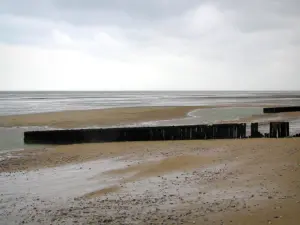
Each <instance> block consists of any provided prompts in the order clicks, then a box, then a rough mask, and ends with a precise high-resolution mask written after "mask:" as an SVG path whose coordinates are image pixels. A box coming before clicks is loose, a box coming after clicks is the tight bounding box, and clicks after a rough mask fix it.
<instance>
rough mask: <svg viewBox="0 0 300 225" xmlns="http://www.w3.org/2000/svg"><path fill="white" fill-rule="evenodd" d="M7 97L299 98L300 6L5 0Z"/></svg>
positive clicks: (228, 0) (2, 63)
mask: <svg viewBox="0 0 300 225" xmlns="http://www.w3.org/2000/svg"><path fill="white" fill-rule="evenodd" d="M0 32H1V33H0V34H1V35H0V90H3V91H5V90H300V61H299V60H300V1H299V0H251V1H248V0H84V1H83V0H39V1H37V0H26V1H23V0H0Z"/></svg>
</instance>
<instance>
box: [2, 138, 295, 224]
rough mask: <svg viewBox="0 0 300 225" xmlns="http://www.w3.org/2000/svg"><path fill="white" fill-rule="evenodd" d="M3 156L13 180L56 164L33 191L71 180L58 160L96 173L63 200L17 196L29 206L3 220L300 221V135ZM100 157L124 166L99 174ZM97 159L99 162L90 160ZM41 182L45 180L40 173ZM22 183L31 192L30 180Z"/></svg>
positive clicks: (55, 149) (75, 172)
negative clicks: (77, 191) (51, 174)
mask: <svg viewBox="0 0 300 225" xmlns="http://www.w3.org/2000/svg"><path fill="white" fill-rule="evenodd" d="M2 156H3V155H2ZM3 157H4V160H3V161H1V172H6V173H5V174H6V175H5V176H7V177H8V178H10V179H13V180H14V179H17V178H16V177H17V176H18V174H19V173H20V172H19V173H16V171H20V170H21V171H23V172H21V173H22V174H24V175H23V176H27V179H29V180H30V179H31V178H30V177H31V176H32V177H34V178H35V177H36V176H37V175H34V174H35V173H37V172H35V171H34V170H38V171H41V172H40V173H41V174H44V176H45V174H46V172H43V171H44V170H45V169H43V168H48V167H50V168H53V171H54V172H53V173H55V174H56V175H55V176H54V177H48V179H50V180H51V183H52V180H53V185H54V186H53V187H51V186H48V187H44V189H43V188H41V189H34V187H32V188H31V189H30V192H34V193H35V195H34V196H36V194H37V193H40V192H41V193H44V192H45V193H47V191H48V192H49V191H50V190H52V189H55V185H56V186H58V184H59V182H61V183H62V184H63V182H66V181H64V180H65V179H66V178H62V179H61V181H59V176H60V175H62V174H60V173H58V172H59V168H60V167H55V166H62V165H69V164H74V165H76V164H78V165H81V166H77V167H76V169H74V168H73V169H72V170H71V175H72V176H80V171H84V172H83V174H86V175H87V174H88V173H91V175H90V176H88V179H86V180H85V182H81V183H78V184H75V186H74V187H73V188H69V189H68V190H69V191H65V192H63V191H59V192H56V195H61V196H64V197H65V198H66V197H67V196H69V194H70V193H71V192H72V191H74V189H76V188H77V189H80V188H82V189H80V190H81V191H80V192H79V193H78V194H77V195H76V196H74V197H75V198H71V197H70V198H67V200H63V203H61V204H58V203H57V201H58V200H57V201H54V200H53V199H52V198H51V200H49V199H47V198H46V197H43V196H39V197H38V198H36V197H35V198H34V199H33V200H32V201H28V199H30V197H29V196H30V195H29V194H27V195H25V196H26V197H25V198H24V197H23V198H21V197H19V198H18V197H16V201H19V202H25V203H26V204H25V205H23V204H22V206H19V208H18V207H14V208H9V207H7V208H6V209H5V211H0V212H1V213H0V217H1V218H2V221H4V222H5V221H13V220H16V221H18V223H16V224H19V223H23V224H37V223H42V224H243V225H244V224H248V225H252V224H258V225H260V224H289V225H298V224H299V221H300V213H299V212H300V211H299V209H300V138H287V139H245V140H209V141H168V142H135V143H134V142H132V143H130V142H126V143H104V144H86V145H69V146H57V147H51V148H47V149H44V150H42V151H41V150H31V151H22V152H21V151H20V152H15V153H10V155H9V157H6V158H5V156H3ZM95 160H96V161H95ZM97 160H99V161H97ZM101 160H113V162H115V163H116V164H117V163H123V164H122V165H123V166H120V167H119V168H113V167H111V166H109V167H107V166H102V167H105V168H102V169H106V170H105V171H102V172H101V171H100V172H97V168H98V167H99V166H100V167H101V165H103V164H102V161H101ZM92 161H93V162H94V165H97V164H98V167H93V166H88V165H89V164H84V163H89V162H92ZM84 165H86V166H84ZM54 167H55V168H54ZM86 167H90V168H86ZM85 170H86V171H85ZM55 171H56V172H55ZM61 173H63V174H64V173H65V169H64V172H63V171H62V172H61ZM0 174H4V173H0ZM26 174H28V175H26ZM30 174H31V175H30ZM15 182H16V181H14V184H15V185H16V183H15ZM27 182H28V181H27ZM36 182H38V184H39V186H41V185H43V183H42V178H40V179H39V180H37V181H36ZM84 183H86V187H85V186H84ZM27 185H28V184H27ZM69 185H71V184H69ZM93 185H94V186H93ZM97 185H99V188H97ZM103 185H104V186H103ZM92 186H93V187H95V188H94V189H93V190H90V191H89V188H91V187H92ZM100 186H101V187H100ZM22 188H23V189H22V190H23V192H25V193H26V190H27V189H26V185H24V186H22ZM35 190H36V191H35ZM23 192H22V193H23ZM69 192H70V193H69ZM54 193H55V192H54ZM21 200H22V201H21ZM53 201H54V202H53ZM11 224H14V223H11Z"/></svg>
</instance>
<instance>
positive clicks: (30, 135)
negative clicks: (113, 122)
mask: <svg viewBox="0 0 300 225" xmlns="http://www.w3.org/2000/svg"><path fill="white" fill-rule="evenodd" d="M234 138H246V124H245V123H240V124H214V125H191V126H161V127H128V128H125V127H123V128H105V129H104V128H103V129H72V130H47V131H28V132H25V133H24V142H25V143H27V144H74V143H93V142H122V141H163V140H196V139H203V140H205V139H234Z"/></svg>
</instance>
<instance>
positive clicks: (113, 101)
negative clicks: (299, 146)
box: [0, 91, 300, 152]
mask: <svg viewBox="0 0 300 225" xmlns="http://www.w3.org/2000/svg"><path fill="white" fill-rule="evenodd" d="M241 104H251V105H252V107H247V108H243V107H237V106H236V105H241ZM262 104H263V105H300V91H298V92H237V91H189V92H187V91H186V92H178V91H177V92H175V91H172V92H168V91H165V92H162V91H160V92H0V116H6V115H18V114H29V113H42V112H52V111H64V110H88V109H104V108H116V107H136V106H205V105H209V106H222V105H226V106H228V105H231V106H232V107H229V108H213V109H201V110H195V111H193V112H190V113H189V114H188V115H187V117H185V118H181V119H175V120H164V121H150V122H146V123H139V124H128V126H149V125H185V124H203V123H216V122H219V121H226V120H237V119H239V118H245V117H249V116H251V115H259V114H262V113H263V112H262V107H261V106H260V105H262ZM275 117H276V116H274V115H272V116H271V115H270V120H273V119H280V118H275ZM261 122H263V121H261ZM36 129H43V128H36V127H34V128H33V127H27V128H25V127H18V128H1V127H0V152H3V151H11V150H17V149H24V148H31V147H35V146H31V145H30V146H26V145H24V143H23V133H24V131H26V130H36ZM291 129H292V134H293V133H298V132H300V120H296V121H292V123H291ZM262 132H268V126H263V127H262Z"/></svg>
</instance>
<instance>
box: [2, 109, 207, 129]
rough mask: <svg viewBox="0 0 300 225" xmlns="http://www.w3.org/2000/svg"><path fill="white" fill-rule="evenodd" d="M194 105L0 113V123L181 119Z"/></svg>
mask: <svg viewBox="0 0 300 225" xmlns="http://www.w3.org/2000/svg"><path fill="white" fill-rule="evenodd" d="M198 108H204V107H201V106H180V107H133V108H119V109H116V108H114V109H100V110H78V111H62V112H49V113H38V114H27V115H14V116H0V126H1V127H13V126H49V127H56V128H74V127H75V128H77V127H90V126H110V125H118V124H128V123H138V122H144V121H153V120H165V119H175V118H182V117H185V116H186V114H187V113H188V112H190V111H192V110H194V109H198Z"/></svg>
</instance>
